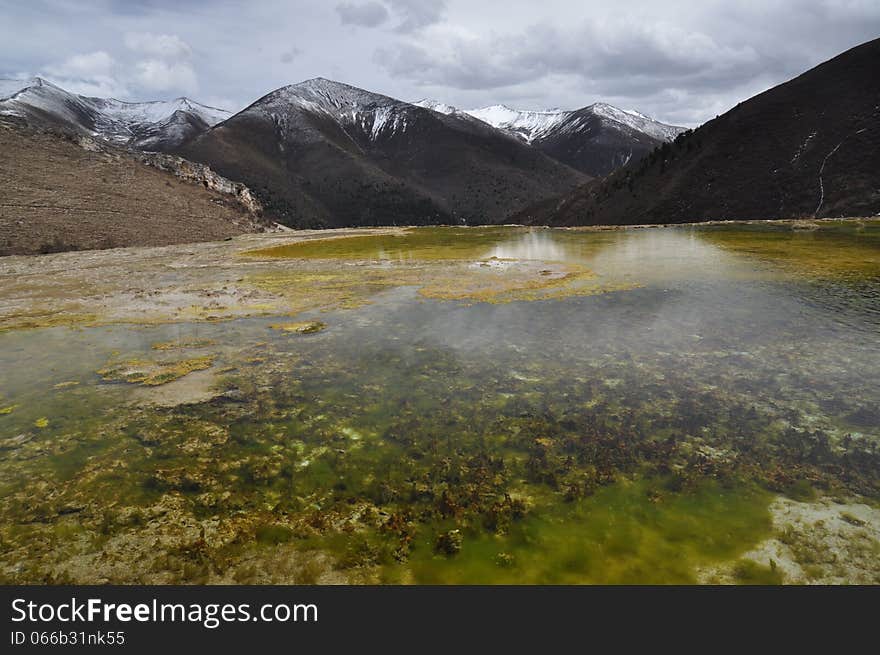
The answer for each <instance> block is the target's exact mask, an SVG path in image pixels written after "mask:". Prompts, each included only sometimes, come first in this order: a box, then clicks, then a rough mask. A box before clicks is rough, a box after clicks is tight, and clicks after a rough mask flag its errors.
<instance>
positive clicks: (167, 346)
mask: <svg viewBox="0 0 880 655" xmlns="http://www.w3.org/2000/svg"><path fill="white" fill-rule="evenodd" d="M215 343H216V341H214V340H213V339H196V340H195V341H163V342H160V343H154V344H153V345H152V346H151V348H152V349H153V350H174V349H176V348H180V349H183V348H206V347H208V346H213V345H214V344H215Z"/></svg>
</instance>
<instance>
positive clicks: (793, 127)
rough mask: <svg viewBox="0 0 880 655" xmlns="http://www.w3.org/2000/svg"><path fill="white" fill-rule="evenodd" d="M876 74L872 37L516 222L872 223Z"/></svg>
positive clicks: (878, 65)
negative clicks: (859, 219)
mask: <svg viewBox="0 0 880 655" xmlns="http://www.w3.org/2000/svg"><path fill="white" fill-rule="evenodd" d="M878 71H880V39H878V40H874V41H870V42H868V43H865V44H863V45H860V46H858V47H856V48H853V49H852V50H849V51H847V52H845V53H843V54H841V55H839V56H837V57H835V58H834V59H832V60H830V61H827V62H825V63H823V64H821V65H819V66H817V67H815V68H813V69H811V70H810V71H808V72H806V73H804V74H803V75H801V76H799V77H797V78H795V79H793V80H791V81H789V82H786V83H785V84H782V85H780V86H777V87H775V88H773V89H770V90H769V91H766V92H764V93H762V94H760V95H758V96H755V97H754V98H751V99H749V100H747V101H745V102H742V103H740V104H739V105H737V106H736V107H735V108H734V109H732V110H730V111H729V112H727V113H726V114H724V115H723V116H720V117H718V118H716V119H715V120H712V121H709V122H708V123H706V124H705V125H703V126H702V127H700V128H698V129H697V130H695V131H694V132H691V133H686V134H683V135H681V136H679V137H677V138H676V139H675V141H674V142H673V143H671V144H666V145H663V146H661V147H660V148H658V149H656V150H655V151H653V152H652V153H651V154H650V155H649V156H648V157H646V158H645V159H644V160H642V161H641V162H639V163H637V164H631V165H629V166H627V167H626V168H624V169H621V170H620V171H617V172H616V173H614V174H613V175H611V176H610V177H608V178H606V179H605V180H602V181H595V182H591V183H588V184H586V185H584V186H582V187H581V188H579V189H577V190H576V191H575V192H573V193H572V194H570V195H568V196H565V197H564V198H563V199H562V200H559V201H546V202H543V203H539V204H537V205H536V206H533V207H532V208H530V209H528V210H526V211H525V212H523V213H522V214H520V215H519V216H518V218H519V220H522V221H525V222H532V223H549V224H554V225H601V224H639V223H683V222H691V221H704V220H736V219H774V218H792V217H804V216H806V217H812V216H817V217H826V216H846V215H866V214H871V215H873V214H877V213H878V212H880V74H878Z"/></svg>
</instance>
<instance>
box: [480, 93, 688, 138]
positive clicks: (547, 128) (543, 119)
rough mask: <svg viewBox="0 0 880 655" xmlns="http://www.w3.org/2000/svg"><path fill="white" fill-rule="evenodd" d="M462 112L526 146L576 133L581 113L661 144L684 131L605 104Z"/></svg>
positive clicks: (500, 107) (502, 108) (497, 108)
mask: <svg viewBox="0 0 880 655" xmlns="http://www.w3.org/2000/svg"><path fill="white" fill-rule="evenodd" d="M464 111H465V113H467V114H470V115H471V116H473V117H475V118H479V119H480V120H481V121H485V122H486V123H489V125H492V126H493V127H497V128H498V129H501V130H506V131H508V132H511V133H513V134H515V135H516V136H518V137H520V138H521V139H523V140H524V141H526V142H528V143H531V142H533V141H535V140H537V139H542V138H545V137H547V136H548V135H550V134H551V133H552V132H553V131H554V130H556V129H560V130H566V131H569V132H571V131H577V130H578V128H579V127H582V126H583V125H584V124H585V116H584V114H587V113H589V114H593V115H595V116H598V117H600V118H602V119H603V120H604V121H606V122H608V123H611V124H615V125H617V126H619V127H620V128H628V129H630V130H634V131H637V132H641V133H643V134H647V135H648V136H650V137H653V138H655V139H660V140H663V141H671V140H672V139H674V138H675V137H676V136H678V135H679V134H680V133H681V132H683V131H684V130H685V128H683V127H676V126H674V125H666V124H664V123H660V122H659V121H655V120H654V119H652V118H650V117H649V116H645V115H644V114H641V113H639V112H637V111H634V110H632V109H618V108H617V107H614V106H613V105H609V104H606V103H604V102H597V103H594V104H592V105H589V106H587V107H583V108H582V109H576V110H574V111H564V110H561V109H548V110H545V111H531V110H520V109H511V108H510V107H507V106H505V105H492V106H490V107H482V108H480V109H466V110H464Z"/></svg>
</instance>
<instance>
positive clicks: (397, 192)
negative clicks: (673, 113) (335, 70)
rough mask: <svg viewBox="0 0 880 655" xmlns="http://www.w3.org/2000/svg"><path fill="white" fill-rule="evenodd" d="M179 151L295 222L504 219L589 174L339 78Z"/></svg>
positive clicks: (271, 98)
mask: <svg viewBox="0 0 880 655" xmlns="http://www.w3.org/2000/svg"><path fill="white" fill-rule="evenodd" d="M178 154H180V155H182V156H184V157H186V158H188V159H192V160H194V161H200V162H203V163H206V164H208V165H210V166H211V167H212V168H213V169H214V170H216V171H217V172H218V173H220V174H221V175H224V176H226V177H229V178H231V179H235V180H239V181H241V182H244V183H245V184H247V185H248V186H249V187H251V188H252V189H253V190H254V191H255V192H256V193H257V194H258V195H259V196H260V198H261V200H262V202H263V204H264V206H265V207H266V209H267V211H268V212H270V213H271V214H272V215H273V216H274V217H276V218H277V219H278V220H280V221H282V222H285V223H286V224H288V225H291V226H295V227H311V226H321V227H341V226H349V225H383V224H384V225H388V224H434V223H498V222H503V221H504V220H506V218H507V217H508V216H509V215H510V214H511V213H513V212H515V211H518V210H520V209H522V208H523V207H525V206H526V205H528V204H529V203H531V202H534V201H535V200H540V199H543V198H547V197H551V196H553V195H559V194H560V193H565V192H567V191H569V190H571V189H573V188H574V187H575V186H576V185H577V184H579V183H581V182H583V181H584V180H585V179H588V178H587V177H586V176H584V175H582V174H581V173H579V172H577V171H575V170H573V169H571V168H569V167H567V166H565V165H563V164H560V163H559V162H556V161H554V160H552V159H550V158H549V157H547V156H545V155H543V154H542V153H540V152H537V151H535V150H534V149H531V148H529V147H528V146H527V145H526V144H523V143H521V142H519V141H518V140H516V139H514V138H511V137H509V136H507V135H505V134H503V133H501V132H499V131H498V130H495V129H494V128H492V127H490V126H488V125H486V124H484V123H482V122H481V121H478V120H475V119H473V118H471V117H467V116H457V115H450V116H446V115H443V114H440V113H437V112H434V111H430V110H428V109H424V108H422V107H417V106H414V105H411V104H409V103H406V102H402V101H399V100H395V99H393V98H388V97H386V96H382V95H379V94H375V93H370V92H367V91H363V90H361V89H357V88H355V87H351V86H348V85H345V84H340V83H338V82H332V81H329V80H324V79H320V78H318V79H315V80H309V81H306V82H303V83H301V84H296V85H292V86H288V87H284V88H281V89H278V90H277V91H274V92H272V93H270V94H268V95H267V96H264V97H263V98H261V99H260V100H258V101H257V102H255V103H254V104H252V105H251V106H250V107H248V108H247V109H245V110H243V111H242V112H240V113H238V114H236V115H235V116H233V117H232V118H230V119H228V120H227V121H225V122H223V123H222V124H220V125H218V126H217V127H215V128H214V129H211V130H209V131H208V132H206V133H204V134H201V135H200V136H198V137H197V138H195V139H193V140H192V141H190V142H189V143H186V144H184V145H183V146H182V147H181V148H180V149H179V150H178Z"/></svg>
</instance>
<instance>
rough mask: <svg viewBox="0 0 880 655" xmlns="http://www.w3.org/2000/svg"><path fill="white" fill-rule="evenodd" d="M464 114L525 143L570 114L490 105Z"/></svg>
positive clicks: (548, 129) (541, 134)
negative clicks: (510, 133) (504, 131)
mask: <svg viewBox="0 0 880 655" xmlns="http://www.w3.org/2000/svg"><path fill="white" fill-rule="evenodd" d="M465 113H467V114H469V115H470V116H473V117H474V118H477V119H479V120H481V121H483V122H484V123H488V124H489V125H491V126H492V127H496V128H498V129H501V130H506V131H508V132H512V133H514V134H516V135H517V136H518V137H520V138H521V139H523V140H524V141H525V142H526V143H531V142H532V141H534V140H535V139H538V138H540V137H542V136H543V135H544V134H546V133H547V132H549V131H550V130H552V129H553V128H554V127H556V126H557V125H559V124H560V123H561V122H562V121H564V120H565V119H566V118H567V117H568V116H569V115H570V114H571V112H567V111H560V110H551V111H523V110H519V109H511V108H510V107H507V106H506V105H491V106H489V107H482V108H480V109H466V110H465Z"/></svg>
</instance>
